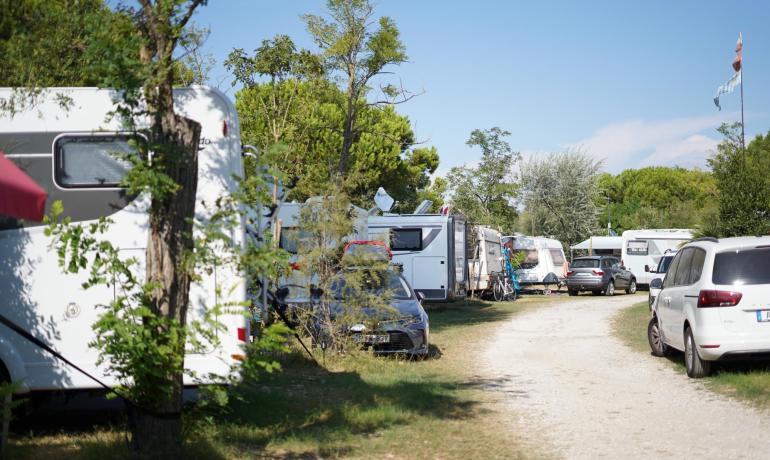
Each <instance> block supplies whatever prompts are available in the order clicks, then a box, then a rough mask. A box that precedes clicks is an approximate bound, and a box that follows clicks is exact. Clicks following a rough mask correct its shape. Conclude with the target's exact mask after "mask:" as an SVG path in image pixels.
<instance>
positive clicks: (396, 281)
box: [332, 272, 412, 300]
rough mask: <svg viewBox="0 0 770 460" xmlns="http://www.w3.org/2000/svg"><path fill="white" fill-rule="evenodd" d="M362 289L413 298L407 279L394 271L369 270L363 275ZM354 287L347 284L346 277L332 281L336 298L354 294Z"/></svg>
mask: <svg viewBox="0 0 770 460" xmlns="http://www.w3.org/2000/svg"><path fill="white" fill-rule="evenodd" d="M361 284H362V285H361V289H362V290H364V291H365V292H367V293H369V294H384V293H385V292H387V293H388V295H390V296H391V297H392V298H394V299H399V300H406V299H411V298H412V294H411V291H410V289H409V286H408V285H407V284H406V281H405V280H404V279H403V277H402V276H401V275H399V274H396V273H392V272H369V273H366V274H365V275H364V276H363V279H362V281H361ZM352 290H353V288H352V287H348V286H347V282H346V281H345V278H339V279H337V280H336V281H334V282H333V283H332V291H333V292H334V298H336V299H342V298H343V297H346V296H352V295H353V292H352Z"/></svg>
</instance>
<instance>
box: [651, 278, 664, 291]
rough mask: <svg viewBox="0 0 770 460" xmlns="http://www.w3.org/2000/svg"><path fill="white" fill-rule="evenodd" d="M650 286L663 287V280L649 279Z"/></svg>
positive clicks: (653, 287) (654, 287)
mask: <svg viewBox="0 0 770 460" xmlns="http://www.w3.org/2000/svg"><path fill="white" fill-rule="evenodd" d="M650 288H652V289H662V288H663V280H662V279H660V278H655V279H654V280H652V281H650Z"/></svg>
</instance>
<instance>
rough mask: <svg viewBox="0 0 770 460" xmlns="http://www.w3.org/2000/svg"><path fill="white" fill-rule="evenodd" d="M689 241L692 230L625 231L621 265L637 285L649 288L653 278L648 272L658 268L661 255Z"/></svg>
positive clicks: (653, 275)
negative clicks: (630, 274)
mask: <svg viewBox="0 0 770 460" xmlns="http://www.w3.org/2000/svg"><path fill="white" fill-rule="evenodd" d="M691 239H692V230H687V229H657V230H655V229H653V230H626V231H625V232H623V248H622V251H623V253H622V255H621V263H622V264H623V265H625V267H626V268H627V269H628V270H630V271H631V273H633V274H634V276H635V277H636V282H637V283H639V285H644V286H649V284H650V281H652V279H653V278H655V274H653V273H650V272H649V270H650V269H654V267H657V266H658V262H660V258H661V257H663V254H665V253H666V251H667V250H670V249H671V250H676V249H678V248H679V247H680V246H681V245H683V244H684V243H686V242H687V241H689V240H691Z"/></svg>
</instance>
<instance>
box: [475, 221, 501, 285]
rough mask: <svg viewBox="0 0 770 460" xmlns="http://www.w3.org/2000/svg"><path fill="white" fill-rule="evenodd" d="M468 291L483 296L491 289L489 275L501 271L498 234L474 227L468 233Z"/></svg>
mask: <svg viewBox="0 0 770 460" xmlns="http://www.w3.org/2000/svg"><path fill="white" fill-rule="evenodd" d="M468 235H469V240H470V242H469V244H468V290H469V291H471V292H472V293H474V294H476V295H484V294H485V293H487V292H489V291H490V290H491V289H492V283H490V282H489V280H490V275H492V274H493V273H500V272H502V271H503V251H502V246H501V243H500V237H501V235H500V232H498V231H497V230H494V229H492V228H489V227H483V226H480V225H476V226H473V227H471V228H470V231H469V232H468Z"/></svg>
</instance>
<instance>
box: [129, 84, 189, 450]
mask: <svg viewBox="0 0 770 460" xmlns="http://www.w3.org/2000/svg"><path fill="white" fill-rule="evenodd" d="M166 96H167V97H171V95H166ZM162 98H163V96H161V99H162ZM161 117H162V118H161V120H160V132H159V133H158V139H156V141H158V142H157V143H156V145H163V146H164V147H165V149H164V152H162V153H161V156H162V158H160V159H159V161H160V162H162V163H163V166H164V167H163V168H162V170H163V171H164V172H165V173H166V174H168V175H169V177H171V178H172V179H173V180H174V181H175V182H176V183H177V184H178V185H179V189H178V190H177V192H176V193H173V194H168V195H166V196H158V197H153V198H152V204H151V208H150V229H149V230H150V231H149V236H148V241H147V254H146V256H147V257H146V260H147V267H146V270H147V280H148V282H153V283H157V286H158V287H157V289H155V290H154V291H153V292H152V293H151V296H150V302H151V305H150V306H151V308H152V309H153V311H154V312H155V313H156V314H158V315H161V316H164V317H166V318H170V319H171V320H173V321H175V322H176V323H177V324H179V325H181V326H184V325H185V323H186V316H187V306H188V300H189V292H190V283H191V280H192V276H193V274H194V270H193V264H191V263H190V261H189V255H190V254H192V251H193V246H194V245H193V239H192V232H193V223H192V220H193V216H194V213H195V195H196V192H197V188H198V141H199V138H200V130H201V127H200V125H199V124H198V123H197V122H195V121H193V120H189V119H187V118H184V117H180V116H178V115H176V114H174V112H173V110H167V111H164V112H162V115H161ZM157 153H158V152H156V154H157ZM156 156H157V155H156ZM166 332H167V331H158V333H159V334H164V333H166ZM170 345H173V346H176V347H177V352H178V353H179V354H180V355H181V356H184V352H185V350H184V340H181V341H178V342H176V343H174V344H170ZM183 372H184V366H183V365H182V366H180V367H179V368H178V369H173V370H171V371H170V372H169V374H168V377H169V379H170V380H171V381H170V382H169V383H170V385H171V388H172V391H171V393H170V394H169V396H168V397H167V398H165V400H162V401H161V402H159V403H158V404H157V405H156V406H155V407H153V408H152V409H153V411H154V413H148V412H147V411H143V410H140V409H135V410H134V413H135V419H134V420H135V427H134V430H133V434H134V446H135V447H136V448H137V449H138V450H139V451H140V452H143V453H150V454H154V453H156V452H159V451H162V452H178V449H179V448H181V444H182V424H181V412H182V390H183V380H182V379H183Z"/></svg>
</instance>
